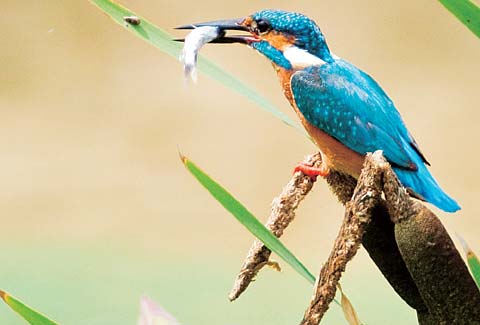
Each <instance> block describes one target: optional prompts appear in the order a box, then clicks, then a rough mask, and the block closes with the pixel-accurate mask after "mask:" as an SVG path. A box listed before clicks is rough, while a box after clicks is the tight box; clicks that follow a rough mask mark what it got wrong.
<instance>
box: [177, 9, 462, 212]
mask: <svg viewBox="0 0 480 325" xmlns="http://www.w3.org/2000/svg"><path fill="white" fill-rule="evenodd" d="M204 26H212V27H216V28H218V29H219V31H220V33H219V37H218V38H217V39H215V40H213V41H212V43H227V44H228V43H240V44H244V45H247V46H249V47H250V48H252V49H254V50H256V51H257V52H259V53H260V54H262V55H263V56H265V57H266V58H267V59H268V60H269V61H270V62H271V64H272V65H273V68H274V70H275V71H276V73H277V76H278V79H279V80H280V84H281V86H282V88H283V93H284V95H285V97H286V98H287V100H288V101H289V102H290V104H291V106H292V107H293V109H294V111H295V113H296V114H297V115H298V117H299V119H300V121H301V123H302V125H303V127H304V128H305V129H306V131H307V132H308V134H309V135H310V137H311V138H312V139H313V141H314V142H315V144H316V145H317V147H318V148H319V150H320V152H321V156H322V164H321V166H320V167H319V168H314V167H312V166H308V165H303V164H301V163H300V164H299V165H298V166H297V167H296V168H295V170H296V171H297V170H300V171H302V172H304V173H305V174H307V175H309V176H311V177H312V178H314V179H315V178H316V177H317V176H323V177H325V176H327V175H328V174H329V173H330V172H331V171H332V170H333V171H338V172H341V173H345V174H348V175H351V176H353V177H355V178H357V179H358V177H359V175H360V172H361V170H362V166H363V163H364V159H365V155H366V154H367V153H369V152H375V151H377V150H382V151H383V155H384V157H385V158H386V160H387V161H388V162H389V163H390V165H391V167H392V169H393V171H394V172H395V174H396V176H397V177H398V179H399V181H400V183H401V184H402V185H403V186H404V187H405V188H406V189H407V190H408V192H409V193H410V194H411V195H412V196H413V197H415V198H417V199H420V200H423V201H426V202H429V203H431V204H433V205H434V206H436V207H438V208H440V209H441V210H443V211H445V212H455V211H457V210H460V206H459V205H458V203H457V202H456V201H455V200H454V199H453V198H451V197H450V196H449V195H447V194H446V193H445V192H444V191H443V190H442V188H441V187H440V185H439V184H438V183H437V181H436V180H435V179H434V178H433V176H432V174H431V173H430V171H429V169H428V166H430V163H429V162H428V161H427V159H426V158H425V156H424V154H423V153H422V151H420V148H419V145H418V144H417V142H416V141H415V139H414V138H413V136H412V134H411V133H410V132H409V130H408V129H407V127H406V125H405V123H404V121H403V119H402V117H401V116H400V113H399V112H398V110H397V109H396V107H395V105H394V103H393V102H392V100H391V99H390V98H389V97H388V95H387V94H386V93H385V92H384V90H383V89H382V88H381V87H380V85H379V84H378V83H377V82H376V81H375V80H374V79H373V78H372V77H371V76H370V75H368V74H367V73H365V72H364V71H362V70H360V69H359V68H357V67H356V66H354V65H353V64H351V63H349V62H348V61H346V60H344V59H342V58H340V57H338V56H336V55H335V54H333V53H332V52H331V51H330V48H329V46H328V45H327V42H326V39H325V36H324V34H323V33H322V32H321V30H320V28H319V27H318V25H317V24H316V23H315V22H314V21H313V20H312V19H310V18H308V17H307V16H305V15H303V14H301V13H296V12H289V11H283V10H275V9H266V10H261V11H258V12H255V13H253V14H251V15H248V16H246V17H242V18H236V19H226V20H217V21H210V22H204V23H197V24H189V25H184V26H180V27H178V28H179V29H194V28H197V27H204ZM227 31H242V32H243V34H240V35H228V34H227Z"/></svg>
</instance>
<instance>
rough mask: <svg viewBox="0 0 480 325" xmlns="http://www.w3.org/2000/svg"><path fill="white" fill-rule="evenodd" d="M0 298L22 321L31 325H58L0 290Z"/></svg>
mask: <svg viewBox="0 0 480 325" xmlns="http://www.w3.org/2000/svg"><path fill="white" fill-rule="evenodd" d="M0 297H1V298H2V299H3V301H5V303H6V304H7V305H8V306H9V307H10V308H11V309H12V310H14V311H15V312H16V313H17V314H19V315H20V316H22V317H23V319H25V320H26V321H27V322H28V323H29V324H31V325H58V323H57V322H54V321H52V320H50V319H49V318H48V317H47V316H45V315H43V314H41V313H39V312H38V311H36V310H34V309H33V308H31V307H29V306H27V305H26V304H24V303H23V302H21V301H20V300H18V299H17V298H15V297H13V296H11V295H10V294H8V293H6V292H4V291H1V290H0Z"/></svg>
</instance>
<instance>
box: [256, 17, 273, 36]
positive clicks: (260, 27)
mask: <svg viewBox="0 0 480 325" xmlns="http://www.w3.org/2000/svg"><path fill="white" fill-rule="evenodd" d="M271 29H272V28H271V27H270V24H269V23H268V22H266V21H265V20H259V21H257V28H256V31H257V32H258V34H265V33H268V32H269V31H270V30H271Z"/></svg>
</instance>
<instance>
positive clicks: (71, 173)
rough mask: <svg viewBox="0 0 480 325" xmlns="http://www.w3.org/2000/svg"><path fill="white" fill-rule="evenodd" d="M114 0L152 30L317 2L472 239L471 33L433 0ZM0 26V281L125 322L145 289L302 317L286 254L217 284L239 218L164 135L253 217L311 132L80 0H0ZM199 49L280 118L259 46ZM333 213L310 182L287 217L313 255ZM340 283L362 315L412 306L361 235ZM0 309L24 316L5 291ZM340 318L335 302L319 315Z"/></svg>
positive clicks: (295, 244) (234, 245)
mask: <svg viewBox="0 0 480 325" xmlns="http://www.w3.org/2000/svg"><path fill="white" fill-rule="evenodd" d="M122 4H124V5H125V6H127V7H129V8H131V9H132V10H134V11H136V12H138V13H139V14H141V15H144V16H146V17H148V18H149V19H150V20H151V21H152V22H155V23H156V24H158V25H159V26H161V27H162V28H164V29H167V30H170V28H172V27H174V26H177V25H180V24H185V23H191V22H198V21H204V20H212V19H217V18H231V17H239V16H244V15H247V14H249V13H251V12H254V11H256V10H259V9H263V8H269V7H272V8H282V9H286V10H294V11H299V12H303V13H306V14H308V15H309V16H310V17H312V18H314V19H315V20H316V21H317V23H318V24H319V25H320V27H321V28H322V30H323V32H324V33H325V35H326V37H327V41H328V43H329V45H330V48H331V49H332V51H333V52H335V53H336V54H337V55H339V56H341V57H343V58H345V59H347V60H349V61H351V62H353V63H354V64H356V65H357V66H359V67H360V68H362V69H363V70H365V71H367V72H368V73H369V74H371V75H372V76H373V77H374V78H375V79H376V80H377V81H378V82H379V83H380V84H381V85H382V86H383V87H384V89H385V90H386V92H387V93H388V94H389V95H390V96H391V98H392V99H393V100H394V102H395V103H396V105H397V107H398V109H399V110H400V111H401V113H402V115H403V117H404V119H405V120H406V123H407V125H408V126H409V129H410V130H411V132H412V133H413V134H414V135H415V137H416V139H417V141H418V142H419V144H420V146H421V148H422V149H423V151H424V153H425V154H426V156H427V158H428V159H429V160H430V162H431V163H432V171H433V174H434V175H435V176H436V178H437V179H438V180H439V182H440V183H441V184H442V186H443V187H444V189H445V190H446V191H447V192H448V193H449V194H451V195H452V196H453V197H454V198H456V199H457V200H458V201H459V203H460V204H461V205H462V207H463V210H462V211H460V212H459V213H456V214H454V215H449V214H445V213H442V212H439V213H438V214H439V216H440V217H441V219H442V220H443V222H444V224H445V225H446V227H447V228H448V229H449V231H450V233H451V234H452V235H454V233H455V232H456V233H459V234H461V235H462V236H463V237H464V238H465V239H466V240H467V241H468V242H469V243H470V244H471V246H472V247H473V248H474V249H476V250H477V252H479V253H480V236H479V233H480V230H479V229H480V218H479V216H478V213H479V207H478V198H479V196H480V190H479V186H478V184H479V183H480V176H479V173H477V171H476V169H477V167H478V166H477V165H478V159H479V157H480V156H479V153H478V148H479V147H478V146H479V144H478V141H479V136H478V125H477V124H478V119H479V118H480V113H479V108H480V107H479V100H478V89H479V86H480V83H479V73H480V65H479V62H480V61H479V57H480V42H479V41H478V39H477V38H475V36H474V35H473V34H472V33H470V32H469V31H468V30H467V29H466V28H465V27H464V26H462V25H461V24H460V23H459V22H458V21H456V19H455V18H454V17H453V16H452V15H451V14H450V13H449V12H447V11H446V10H445V9H444V8H443V7H442V6H441V5H440V4H439V3H438V2H437V1H381V0H369V1H326V0H325V1H295V2H292V1H261V2H260V1H248V2H245V1H244V2H240V1H238V2H223V1H213V0H211V1H202V2H182V1H165V0H156V1H152V0H137V1H133V0H129V1H127V0H124V1H122ZM0 26H1V32H0V44H1V51H0V68H1V73H0V114H1V115H0V116H1V118H0V148H1V150H0V155H1V157H0V161H1V165H0V166H1V168H0V180H1V181H0V193H1V194H0V211H1V214H0V218H1V219H0V221H1V229H2V233H1V236H0V244H1V247H2V249H1V251H0V288H2V289H5V290H7V291H10V292H11V293H13V294H16V295H17V296H19V297H20V298H23V299H24V300H25V301H26V302H28V303H30V304H31V305H34V306H35V307H37V308H39V309H40V310H42V311H44V312H45V313H47V314H49V315H50V316H51V317H52V318H55V319H57V320H59V321H61V322H62V323H65V324H134V323H135V320H136V317H137V309H138V307H137V304H138V299H139V297H140V295H142V294H148V295H150V296H151V297H152V298H154V299H155V300H157V301H158V302H160V303H161V304H162V305H163V306H164V307H165V308H167V309H168V310H170V311H171V312H172V313H173V314H174V315H175V316H176V317H177V318H178V319H179V320H181V321H182V323H185V324H291V323H294V322H296V321H297V320H298V319H299V318H300V317H301V315H302V313H303V310H304V307H305V306H306V303H307V301H308V299H309V297H310V295H311V290H312V289H311V287H310V286H309V285H308V283H306V282H305V281H304V280H303V279H301V278H300V277H299V276H297V275H296V274H295V273H294V272H293V271H291V270H290V269H289V267H288V266H285V267H284V272H283V273H281V274H277V273H274V272H273V271H269V270H266V271H264V273H263V274H261V275H260V277H259V279H258V281H257V282H256V283H255V284H254V285H253V286H252V288H251V289H250V290H249V292H247V293H246V295H245V296H244V297H242V298H241V299H240V300H239V301H238V302H237V303H234V304H231V303H229V302H228V301H227V298H226V294H227V292H228V291H229V289H230V285H231V283H232V280H233V278H234V276H235V274H236V272H237V271H238V268H239V266H240V264H241V262H242V260H243V258H244V255H245V253H246V250H247V248H248V247H249V245H250V242H251V240H252V237H251V235H249V234H248V233H247V232H246V231H245V230H244V229H243V228H242V227H241V226H240V225H239V224H238V223H237V222H236V221H235V220H234V219H233V218H232V217H231V216H230V215H229V214H228V213H227V212H226V211H225V210H223V208H221V207H220V206H219V204H218V203H217V202H215V201H214V200H213V199H212V198H211V197H210V196H209V195H208V194H207V192H206V191H205V190H203V189H202V188H201V187H200V186H199V184H197V183H196V181H195V180H194V179H193V178H192V177H191V176H190V175H189V174H188V173H187V172H186V171H185V169H184V168H183V166H182V165H181V163H180V161H179V159H178V154H177V151H178V148H180V149H181V151H182V152H183V153H184V154H186V155H188V156H189V157H190V158H192V159H193V160H194V161H195V162H197V163H198V164H199V165H200V166H202V167H203V168H204V169H205V170H206V171H207V172H208V173H210V174H211V175H212V176H213V177H214V178H216V179H217V180H219V181H220V182H221V183H222V184H223V185H225V186H226V187H227V188H228V189H229V190H230V191H231V192H232V193H234V194H235V195H236V196H237V197H238V198H239V199H240V200H241V201H242V202H244V203H245V204H246V205H247V206H248V207H249V208H250V209H251V211H253V212H254V213H255V214H256V215H257V216H259V217H260V218H261V219H262V220H264V219H265V217H266V215H267V214H268V210H269V205H270V202H271V200H272V198H273V197H274V196H275V195H276V194H277V193H278V192H279V191H280V189H281V188H282V186H283V185H284V184H285V183H286V182H287V181H288V179H289V177H290V175H291V171H292V168H293V167H294V165H295V164H296V163H297V162H298V161H299V160H301V159H302V158H303V156H304V155H306V154H308V153H311V152H313V151H314V150H315V148H314V147H313V145H312V144H311V143H310V142H309V141H308V140H307V139H306V138H305V137H303V136H301V135H300V134H299V133H297V132H296V131H295V130H293V129H292V128H289V127H287V126H285V125H284V124H282V123H281V122H279V120H277V119H275V118H273V117H272V116H271V115H269V114H267V113H265V112H263V111H261V110H260V109H259V108H258V107H257V106H256V105H255V104H253V103H251V102H249V101H248V100H246V99H245V98H243V97H240V96H239V95H236V94H234V93H232V91H230V90H228V89H226V88H224V87H223V86H221V85H220V84H218V83H216V82H215V81H212V80H210V79H209V78H208V77H206V76H203V75H200V77H199V83H198V84H197V85H194V86H188V87H185V85H184V81H183V75H182V70H181V65H180V64H179V63H178V62H176V61H175V60H173V59H172V58H171V57H168V56H167V55H164V54H162V53H161V52H159V51H158V50H157V49H155V48H153V47H152V46H150V45H149V44H147V43H145V42H143V41H141V40H139V39H137V38H135V37H134V36H132V35H131V34H129V33H128V32H126V31H125V30H123V29H122V28H120V27H119V26H118V25H116V24H114V23H113V22H112V21H111V20H110V19H108V18H107V17H106V16H105V15H104V14H102V13H101V12H100V11H99V10H98V9H97V8H96V7H94V6H92V5H91V4H90V3H89V2H88V1H60V0H58V1H53V0H44V1H27V2H25V1H13V0H6V1H5V0H4V1H3V2H2V10H1V11H0ZM172 33H173V34H174V35H176V36H182V35H183V33H179V32H178V31H173V30H172ZM202 53H203V54H204V55H205V56H207V57H209V58H210V59H212V60H213V61H215V62H216V63H218V64H219V65H221V66H222V67H225V68H226V69H227V70H228V71H229V72H231V73H233V74H234V75H236V76H238V77H239V78H240V79H241V80H243V81H245V82H246V83H248V84H250V85H252V86H253V87H254V88H256V89H258V91H259V92H260V93H262V94H264V95H265V96H266V97H267V98H269V99H270V100H271V101H272V102H274V103H275V104H276V105H277V106H278V107H280V108H282V109H283V110H284V111H285V112H287V113H288V114H290V116H292V117H293V118H295V117H294V116H293V114H292V112H291V109H290V107H289V105H288V103H287V102H286V100H285V99H284V98H283V95H282V93H281V90H280V87H279V85H278V82H277V80H276V77H275V75H274V73H273V71H272V69H271V67H270V65H269V64H268V63H267V62H266V60H265V59H264V58H262V57H260V56H259V55H256V54H255V53H253V51H251V50H248V49H246V48H242V47H241V46H218V45H217V46H207V47H206V48H205V49H204V50H203V52H202ZM436 211H438V210H436ZM341 215H342V208H341V206H340V205H339V204H337V203H336V202H335V200H334V198H333V196H332V195H331V194H330V193H329V192H328V190H327V189H326V186H325V184H324V183H323V182H319V183H318V184H317V185H316V186H315V189H314V191H313V193H312V194H311V195H310V196H309V197H308V199H307V200H306V202H305V203H304V204H302V207H301V208H300V210H299V213H298V219H297V220H296V221H295V223H294V224H293V225H292V226H291V227H290V229H289V230H288V232H287V234H286V235H285V237H284V238H285V239H284V241H285V243H286V244H287V246H288V247H290V248H291V249H292V251H293V252H295V253H296V255H297V256H298V257H299V258H300V259H301V260H302V261H303V262H304V263H305V264H306V265H307V266H308V267H309V268H310V269H311V270H312V271H314V273H317V270H318V267H319V265H320V263H321V262H322V261H323V260H324V259H325V258H326V257H327V254H328V253H329V250H330V247H331V245H332V242H333V239H334V237H335V235H336V233H337V230H338V227H339V223H340V217H341ZM343 286H344V288H345V290H346V291H347V293H348V294H349V296H350V298H351V300H352V302H353V304H354V305H355V307H356V308H357V311H358V313H359V315H360V317H361V318H362V320H363V321H364V322H365V323H367V324H382V323H388V324H408V323H414V320H415V316H414V314H413V312H412V311H411V310H410V309H409V307H408V306H407V305H405V304H404V303H403V302H402V301H401V300H400V298H398V297H397V296H396V294H395V293H394V292H393V291H392V290H391V289H390V288H389V287H388V285H387V284H386V282H385V280H384V279H383V278H382V276H381V274H380V273H379V272H378V271H377V269H376V267H375V266H374V265H373V263H372V262H371V261H370V259H369V258H368V256H367V255H366V253H365V251H363V250H362V251H361V252H360V253H359V254H358V256H357V257H356V258H355V260H354V262H352V263H351V264H350V265H349V267H348V269H347V273H346V275H345V277H344V279H343ZM0 323H1V324H23V323H22V321H21V320H19V319H18V318H17V317H16V316H15V315H13V314H12V313H11V312H10V311H9V310H7V308H6V307H4V306H0ZM342 323H344V321H343V319H342V316H341V311H340V310H339V308H337V307H335V306H334V307H332V310H331V311H330V312H329V314H328V318H327V320H326V324H342Z"/></svg>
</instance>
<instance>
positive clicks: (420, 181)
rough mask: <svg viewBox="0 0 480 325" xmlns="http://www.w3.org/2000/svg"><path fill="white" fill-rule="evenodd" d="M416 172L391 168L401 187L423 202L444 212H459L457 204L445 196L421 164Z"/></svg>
mask: <svg viewBox="0 0 480 325" xmlns="http://www.w3.org/2000/svg"><path fill="white" fill-rule="evenodd" d="M417 166H418V170H417V171H410V170H405V169H400V168H393V170H394V171H395V174H397V176H398V179H399V180H400V182H401V183H402V184H403V186H405V187H407V188H410V189H411V190H413V192H415V193H416V194H418V196H419V197H420V198H422V199H424V200H425V201H427V202H429V203H431V204H433V205H435V206H436V207H437V208H439V209H442V210H443V211H445V212H455V211H458V210H460V209H461V208H460V206H459V205H458V203H457V202H456V201H455V200H454V199H452V198H451V197H450V196H448V195H447V193H445V192H444V191H443V190H442V189H441V188H440V185H438V183H437V182H436V181H435V179H434V178H433V176H432V174H430V172H429V171H428V169H427V167H426V166H425V165H424V164H423V163H419V164H417Z"/></svg>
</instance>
